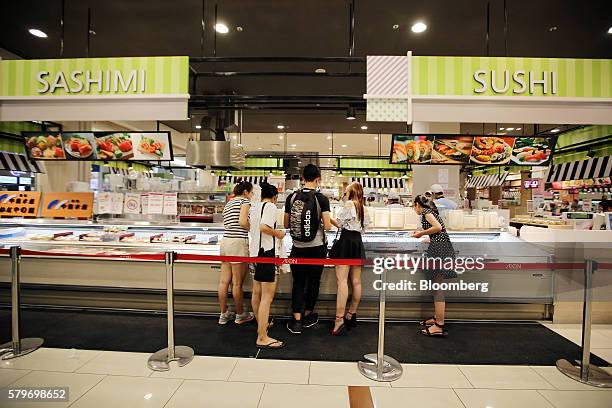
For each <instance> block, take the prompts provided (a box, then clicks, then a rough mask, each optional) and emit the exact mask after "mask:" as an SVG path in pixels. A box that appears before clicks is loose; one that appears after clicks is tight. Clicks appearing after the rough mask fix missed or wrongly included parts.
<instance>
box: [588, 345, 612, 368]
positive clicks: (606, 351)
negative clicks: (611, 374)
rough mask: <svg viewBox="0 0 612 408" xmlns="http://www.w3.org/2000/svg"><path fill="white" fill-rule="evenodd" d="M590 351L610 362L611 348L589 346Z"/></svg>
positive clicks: (611, 356)
mask: <svg viewBox="0 0 612 408" xmlns="http://www.w3.org/2000/svg"><path fill="white" fill-rule="evenodd" d="M591 353H593V354H595V355H596V356H597V357H601V358H603V359H604V360H606V361H607V362H608V363H610V364H612V348H591Z"/></svg>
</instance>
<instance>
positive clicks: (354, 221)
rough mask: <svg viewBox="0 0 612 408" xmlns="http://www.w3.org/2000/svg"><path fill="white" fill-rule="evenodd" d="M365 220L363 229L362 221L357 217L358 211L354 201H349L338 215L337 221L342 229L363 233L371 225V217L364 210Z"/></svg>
mask: <svg viewBox="0 0 612 408" xmlns="http://www.w3.org/2000/svg"><path fill="white" fill-rule="evenodd" d="M363 216H364V220H363V228H362V227H361V220H360V219H359V217H357V209H356V208H355V204H354V203H353V201H347V202H346V203H345V204H344V207H342V208H341V209H340V210H338V213H337V214H336V221H338V224H340V228H342V229H345V230H349V231H358V232H361V233H363V232H364V231H365V227H367V226H368V225H370V217H369V216H368V213H367V212H366V211H365V208H364V214H363Z"/></svg>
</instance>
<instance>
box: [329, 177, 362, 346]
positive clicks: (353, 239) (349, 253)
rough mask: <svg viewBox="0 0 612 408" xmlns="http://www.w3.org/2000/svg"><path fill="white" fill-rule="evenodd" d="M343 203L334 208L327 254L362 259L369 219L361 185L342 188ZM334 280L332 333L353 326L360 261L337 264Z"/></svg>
mask: <svg viewBox="0 0 612 408" xmlns="http://www.w3.org/2000/svg"><path fill="white" fill-rule="evenodd" d="M343 199H345V202H344V206H343V207H342V208H341V209H340V210H339V211H338V214H337V217H336V219H335V220H333V222H332V223H333V224H334V225H335V226H336V227H337V228H338V229H339V231H340V238H339V239H338V240H337V241H336V242H334V244H333V246H332V249H331V250H330V254H329V257H330V258H335V259H362V260H363V259H365V250H364V247H363V241H362V239H361V234H362V233H363V232H364V231H365V227H366V226H367V225H368V224H369V223H370V220H369V218H368V216H367V214H366V212H365V200H364V198H363V187H362V186H361V184H359V183H357V182H354V183H351V184H349V185H348V186H347V188H346V191H345V192H344V196H343ZM349 277H350V278H351V286H352V289H353V290H352V295H351V303H350V306H349V309H348V311H347V310H346V301H347V299H348V279H349ZM336 280H337V283H338V295H337V299H336V321H335V323H334V329H333V331H332V334H333V335H334V336H337V335H338V334H340V332H341V331H342V329H344V328H345V327H346V328H348V329H351V328H353V327H355V326H357V307H358V306H359V302H360V301H361V265H337V266H336Z"/></svg>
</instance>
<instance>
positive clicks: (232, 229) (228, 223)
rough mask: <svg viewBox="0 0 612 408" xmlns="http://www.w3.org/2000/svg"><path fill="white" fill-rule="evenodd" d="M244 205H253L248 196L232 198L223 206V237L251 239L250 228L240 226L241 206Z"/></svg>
mask: <svg viewBox="0 0 612 408" xmlns="http://www.w3.org/2000/svg"><path fill="white" fill-rule="evenodd" d="M243 205H251V202H250V201H249V200H247V199H246V198H242V197H236V198H232V199H231V200H229V201H228V202H227V204H225V207H224V208H223V238H244V239H249V230H248V229H244V228H242V227H241V226H240V223H239V220H240V208H241V207H242V206H243Z"/></svg>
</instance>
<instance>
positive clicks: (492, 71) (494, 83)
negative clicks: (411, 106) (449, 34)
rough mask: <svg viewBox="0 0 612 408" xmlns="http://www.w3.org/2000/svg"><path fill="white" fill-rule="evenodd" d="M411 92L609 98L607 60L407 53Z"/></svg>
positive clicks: (611, 75)
mask: <svg viewBox="0 0 612 408" xmlns="http://www.w3.org/2000/svg"><path fill="white" fill-rule="evenodd" d="M411 70H412V96H414V97H418V96H425V95H431V96H510V97H512V96H524V97H525V96H526V97H538V96H539V97H568V98H612V60H609V59H570V58H515V57H433V56H432V57H428V56H413V57H412V58H411Z"/></svg>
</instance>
